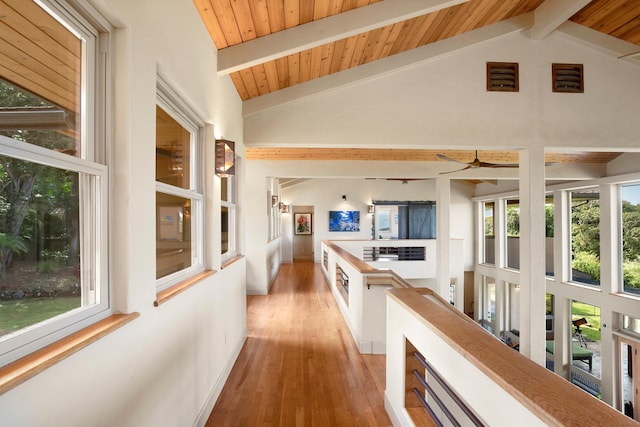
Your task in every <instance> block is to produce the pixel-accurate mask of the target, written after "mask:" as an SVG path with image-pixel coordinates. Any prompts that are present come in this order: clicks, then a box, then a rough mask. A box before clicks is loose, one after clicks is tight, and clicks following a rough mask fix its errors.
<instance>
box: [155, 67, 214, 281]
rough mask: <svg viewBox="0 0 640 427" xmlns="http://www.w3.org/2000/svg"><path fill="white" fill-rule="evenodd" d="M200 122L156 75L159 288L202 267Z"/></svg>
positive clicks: (157, 257) (157, 275)
mask: <svg viewBox="0 0 640 427" xmlns="http://www.w3.org/2000/svg"><path fill="white" fill-rule="evenodd" d="M202 128H203V125H202V124H201V123H200V122H199V121H198V119H197V116H196V115H195V114H194V113H193V112H192V111H191V110H190V109H189V108H188V106H187V105H186V104H185V103H184V102H183V101H182V100H181V99H180V98H179V97H178V96H177V95H176V94H175V92H173V91H172V90H171V89H170V88H169V87H168V86H167V84H166V83H164V82H163V81H162V79H161V78H159V82H158V105H157V106H156V279H158V282H157V286H158V289H159V290H162V289H165V288H167V287H169V286H172V285H174V284H175V283H177V282H179V281H181V280H184V279H186V278H187V277H189V276H190V275H192V274H194V273H197V272H199V271H202V270H204V267H203V261H202V258H203V239H202V234H203V233H202V219H203V194H202V190H201V188H202V179H201V173H202V169H203V168H202V165H201V163H202V156H201V154H200V153H201V152H202V141H201V135H202V133H203V132H201V129H202Z"/></svg>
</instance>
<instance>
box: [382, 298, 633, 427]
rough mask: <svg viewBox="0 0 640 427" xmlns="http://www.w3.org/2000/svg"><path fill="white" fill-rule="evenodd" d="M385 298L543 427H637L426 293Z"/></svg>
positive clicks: (631, 421) (628, 419)
mask: <svg viewBox="0 0 640 427" xmlns="http://www.w3.org/2000/svg"><path fill="white" fill-rule="evenodd" d="M386 293H387V294H388V295H389V296H390V297H391V298H393V299H394V300H395V301H397V302H398V303H399V304H400V305H401V306H403V307H404V308H405V309H406V310H407V311H408V312H410V313H411V314H412V315H413V316H414V317H415V318H416V319H417V320H418V321H419V322H421V323H422V324H423V325H424V326H425V328H428V329H430V330H433V331H434V332H436V333H437V335H438V336H439V337H441V338H442V339H443V340H444V341H445V342H446V343H447V344H448V345H449V346H450V347H451V348H453V349H454V350H455V351H457V352H458V353H460V354H461V355H462V356H463V357H464V358H466V359H467V360H469V361H470V362H471V363H472V364H473V365H474V366H476V367H477V368H478V369H479V370H480V371H482V372H483V373H484V374H485V375H487V376H488V377H489V378H490V379H491V380H492V381H493V382H494V383H496V384H497V385H499V386H500V387H501V388H502V389H504V390H505V391H506V392H507V393H509V394H510V395H511V396H513V397H514V398H515V399H517V400H518V401H520V402H521V403H522V405H523V406H525V407H526V408H528V409H529V410H530V411H531V413H533V414H534V415H535V416H537V417H538V418H540V419H541V420H542V422H544V423H545V424H547V425H557V426H565V425H581V426H604V425H615V426H630V427H631V426H637V423H636V422H635V421H634V420H632V419H631V418H629V417H626V416H625V415H623V414H622V413H620V412H618V411H616V410H615V409H613V408H611V407H610V406H608V405H607V404H606V403H604V402H602V401H601V400H599V399H596V398H594V397H593V396H590V395H589V394H588V393H585V392H583V391H581V390H578V389H577V388H576V387H575V386H574V385H573V384H571V383H570V382H569V381H567V380H565V379H563V378H562V377H560V376H559V375H556V374H555V373H553V372H551V371H549V370H548V369H546V368H545V367H543V366H540V365H538V364H537V363H535V362H533V361H532V360H530V359H528V358H527V357H525V356H523V355H521V354H520V353H518V352H516V351H514V350H513V349H511V348H509V347H508V346H506V345H504V344H503V343H502V342H500V341H499V340H497V339H495V338H494V337H492V336H491V335H489V334H487V333H486V331H484V330H483V329H482V328H481V327H480V326H479V325H478V324H476V323H475V322H473V321H472V320H471V319H469V318H468V317H466V316H464V315H463V314H462V313H460V312H458V311H457V310H455V309H454V308H452V307H451V306H450V304H449V303H447V302H446V301H445V300H444V299H442V298H441V297H439V296H438V295H437V294H435V293H434V292H433V291H431V290H430V289H426V288H412V289H397V288H396V289H387V290H386Z"/></svg>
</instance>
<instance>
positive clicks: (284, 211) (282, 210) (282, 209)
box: [279, 202, 289, 213]
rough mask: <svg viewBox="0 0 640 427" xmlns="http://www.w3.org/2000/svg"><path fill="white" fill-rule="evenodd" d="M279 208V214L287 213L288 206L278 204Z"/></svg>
mask: <svg viewBox="0 0 640 427" xmlns="http://www.w3.org/2000/svg"><path fill="white" fill-rule="evenodd" d="M279 207H280V213H289V205H285V204H284V203H282V202H280V204H279Z"/></svg>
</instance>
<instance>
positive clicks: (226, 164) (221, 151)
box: [215, 139, 236, 177]
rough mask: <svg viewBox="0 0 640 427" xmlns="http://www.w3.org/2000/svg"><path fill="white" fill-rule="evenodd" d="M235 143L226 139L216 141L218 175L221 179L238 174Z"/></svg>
mask: <svg viewBox="0 0 640 427" xmlns="http://www.w3.org/2000/svg"><path fill="white" fill-rule="evenodd" d="M235 145H236V144H235V142H233V141H227V140H226V139H216V165H215V167H216V175H218V176H219V177H226V176H232V175H235V174H236V165H235V163H236V150H235Z"/></svg>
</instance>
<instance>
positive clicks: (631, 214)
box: [620, 183, 640, 295]
mask: <svg viewBox="0 0 640 427" xmlns="http://www.w3.org/2000/svg"><path fill="white" fill-rule="evenodd" d="M620 200H621V206H620V211H621V217H622V273H623V274H622V275H623V283H624V286H623V291H624V292H626V293H630V294H634V295H640V184H637V183H636V184H632V185H623V186H621V197H620Z"/></svg>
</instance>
